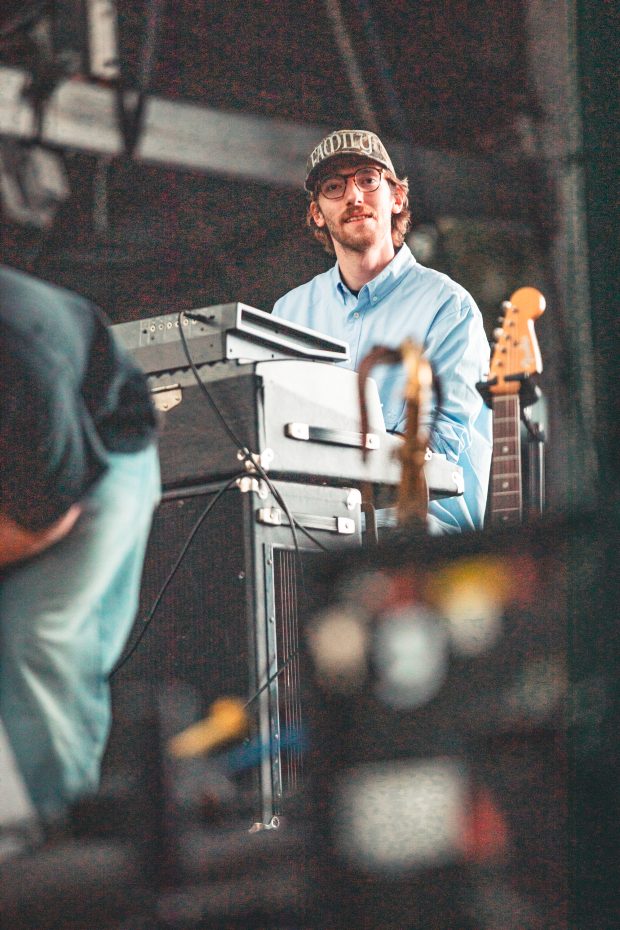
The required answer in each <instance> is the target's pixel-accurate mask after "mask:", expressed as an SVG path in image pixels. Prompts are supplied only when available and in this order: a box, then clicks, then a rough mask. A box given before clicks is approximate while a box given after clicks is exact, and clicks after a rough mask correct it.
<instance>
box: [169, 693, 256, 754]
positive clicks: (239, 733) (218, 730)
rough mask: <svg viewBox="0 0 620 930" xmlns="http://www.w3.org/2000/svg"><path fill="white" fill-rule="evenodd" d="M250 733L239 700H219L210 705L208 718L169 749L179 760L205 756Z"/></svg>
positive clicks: (184, 732) (180, 736)
mask: <svg viewBox="0 0 620 930" xmlns="http://www.w3.org/2000/svg"><path fill="white" fill-rule="evenodd" d="M248 730H249V719H248V715H247V712H246V709H245V706H244V702H243V701H242V700H241V699H240V698H220V699H219V700H217V701H214V702H213V704H212V705H211V708H210V712H209V716H208V717H205V719H204V720H200V721H199V722H198V723H194V724H192V726H191V727H188V728H187V729H186V730H183V731H182V732H181V733H178V734H177V735H176V736H174V737H173V738H172V739H171V740H170V742H169V744H168V750H169V752H170V754H171V755H172V756H175V758H177V759H188V758H191V757H192V756H202V755H206V754H207V753H208V752H211V751H212V750H213V749H216V748H217V747H218V746H221V745H223V744H224V743H228V742H230V740H234V739H241V738H242V737H244V736H246V735H247V733H248Z"/></svg>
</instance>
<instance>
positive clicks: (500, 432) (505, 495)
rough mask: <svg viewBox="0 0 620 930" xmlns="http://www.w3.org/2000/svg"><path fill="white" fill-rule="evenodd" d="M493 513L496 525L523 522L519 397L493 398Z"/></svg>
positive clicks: (491, 513)
mask: <svg viewBox="0 0 620 930" xmlns="http://www.w3.org/2000/svg"><path fill="white" fill-rule="evenodd" d="M489 511H490V515H491V523H492V524H493V525H494V526H498V525H506V524H513V523H520V522H521V518H522V514H523V485H522V476H521V409H520V401H519V395H518V394H505V395H496V396H495V397H494V398H493V460H492V465H491V486H490V501H489Z"/></svg>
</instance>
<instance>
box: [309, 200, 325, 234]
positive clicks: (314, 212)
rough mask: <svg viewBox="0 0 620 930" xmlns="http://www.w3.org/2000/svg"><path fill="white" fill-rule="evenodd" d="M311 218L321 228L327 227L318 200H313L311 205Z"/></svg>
mask: <svg viewBox="0 0 620 930" xmlns="http://www.w3.org/2000/svg"><path fill="white" fill-rule="evenodd" d="M310 216H311V217H312V219H313V220H314V222H315V223H316V225H317V226H318V227H319V228H320V227H321V226H325V217H324V216H323V214H322V213H321V208H320V207H319V205H318V203H317V202H316V200H313V201H312V203H311V204H310Z"/></svg>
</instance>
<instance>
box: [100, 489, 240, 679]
mask: <svg viewBox="0 0 620 930" xmlns="http://www.w3.org/2000/svg"><path fill="white" fill-rule="evenodd" d="M243 474H244V473H243V472H242V473H240V474H237V475H235V476H234V478H231V479H230V481H228V482H227V484H225V485H224V487H222V488H220V490H219V491H218V492H217V494H216V495H215V497H213V498H212V499H211V500H210V501H209V503H208V504H207V506H206V507H205V509H204V510H203V511H202V513H201V514H200V516H199V517H198V519H197V520H196V522H195V523H194V525H193V527H192V528H191V530H190V531H189V534H188V536H187V539H186V540H185V542H184V543H183V546H182V547H181V551H180V552H179V554H178V556H177V558H176V561H175V563H174V565H173V566H172V568H171V569H170V571H169V573H168V576H167V578H166V580H165V581H164V583H163V584H162V586H161V588H160V589H159V592H158V594H157V596H156V597H155V600H154V601H153V603H152V605H151V609H150V610H149V612H148V614H147V615H146V617H145V619H144V623H143V626H142V629H141V630H140V633H139V635H138V638H137V639H136V641H135V642H134V644H133V645H132V646H131V648H130V649H129V651H128V652H127V653H126V654H125V655H124V656H122V657H121V658H120V659H119V660H118V662H117V663H116V665H115V666H114V668H113V669H112V671H111V672H110V674H109V675H108V681H110V680H111V679H112V678H113V677H114V675H116V673H117V672H118V671H119V670H120V669H121V668H122V667H123V666H124V665H125V663H126V662H128V661H129V659H130V658H131V657H132V655H133V654H134V652H135V651H136V649H137V648H138V646H139V645H140V643H141V642H142V640H143V638H144V635H145V633H146V631H147V630H148V628H149V626H150V625H151V622H152V620H153V617H154V616H155V613H156V611H157V608H158V607H159V605H160V604H161V601H162V598H163V596H164V594H165V593H166V591H167V590H168V587H169V585H170V583H171V581H172V579H173V578H174V576H175V575H176V573H177V571H178V570H179V567H180V565H181V563H182V561H183V559H184V558H185V556H186V554H187V550H188V549H189V547H190V545H191V544H192V541H193V539H194V537H195V536H196V533H197V532H198V530H199V529H200V527H201V526H202V524H203V523H204V521H205V519H206V518H207V516H208V515H209V514H210V513H211V511H212V510H213V508H214V507H215V505H216V504H217V503H218V501H219V500H220V498H221V497H222V495H223V494H225V492H226V491H228V490H229V489H230V488H231V487H232V486H233V485H234V484H235V482H236V481H237V479H238V478H240V477H242V476H243Z"/></svg>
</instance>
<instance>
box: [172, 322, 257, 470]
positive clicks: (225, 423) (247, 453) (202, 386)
mask: <svg viewBox="0 0 620 930" xmlns="http://www.w3.org/2000/svg"><path fill="white" fill-rule="evenodd" d="M184 316H186V314H185V311H184V310H180V311H179V313H178V314H177V323H178V326H179V335H180V337H181V345H182V346H183V352H184V353H185V358H186V359H187V363H188V365H189V367H190V368H191V370H192V374H193V375H194V378H195V379H196V383H197V384H198V387H199V388H200V390H201V391H202V393H203V394H204V395H205V397H206V398H207V401H208V402H209V405H210V407H211V409H212V410H213V412H214V413H215V415H216V416H217V418H218V420H219V421H220V423H221V424H222V426H223V427H224V429H225V431H226V433H227V434H228V436H229V437H230V439H232V441H233V444H234V445H235V446H236V448H237V449H239V451H240V452H242V453H243V455H244V460H246V461H249V462H252V456H251V453H250V450H249V449H248V448H247V446H244V445H243V443H242V442H241V441H240V439H239V437H238V436H237V435H236V434H235V432H234V430H233V428H232V427H231V426H230V424H229V423H228V421H227V419H226V417H225V416H224V414H223V413H222V411H221V410H220V408H219V407H218V405H217V403H216V401H215V398H214V397H212V395H211V392H210V391H209V389H208V387H207V386H206V384H205V383H204V381H203V380H202V378H201V377H200V372H199V371H198V369H197V368H196V365H195V363H194V360H193V358H192V356H191V353H190V351H189V346H188V344H187V339H186V337H185V333H184V332H183V317H184ZM187 316H188V318H189V319H193V318H194V317H193V316H190V315H189V314H187Z"/></svg>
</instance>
